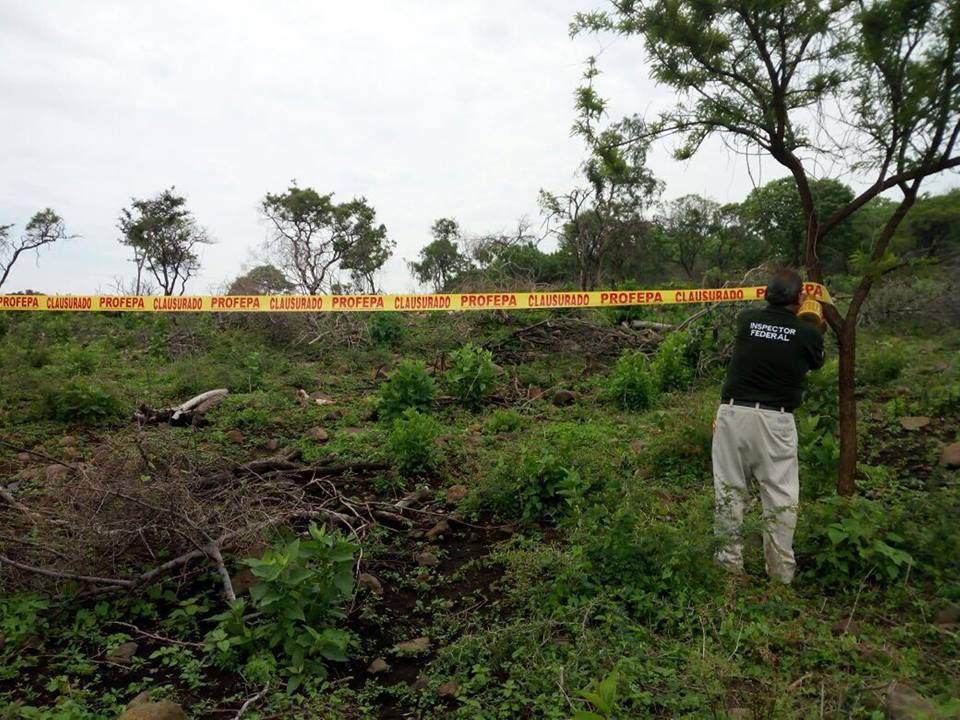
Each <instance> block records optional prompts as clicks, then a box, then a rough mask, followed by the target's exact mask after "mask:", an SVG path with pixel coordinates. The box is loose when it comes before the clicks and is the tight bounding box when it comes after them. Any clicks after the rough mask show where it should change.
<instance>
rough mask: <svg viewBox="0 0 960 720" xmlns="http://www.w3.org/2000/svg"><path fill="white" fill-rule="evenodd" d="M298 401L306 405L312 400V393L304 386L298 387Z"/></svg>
mask: <svg viewBox="0 0 960 720" xmlns="http://www.w3.org/2000/svg"><path fill="white" fill-rule="evenodd" d="M297 401H298V402H300V403H301V404H303V405H306V404H307V403H309V402H310V393H308V392H307V391H306V390H304V389H303V388H298V389H297Z"/></svg>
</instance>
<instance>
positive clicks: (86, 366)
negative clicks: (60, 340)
mask: <svg viewBox="0 0 960 720" xmlns="http://www.w3.org/2000/svg"><path fill="white" fill-rule="evenodd" d="M63 365H64V367H65V368H66V369H67V371H68V372H69V373H70V374H71V375H92V374H93V372H94V371H95V370H96V369H97V365H98V360H97V356H96V354H95V353H93V352H91V351H90V350H87V349H86V348H81V347H77V346H71V347H69V348H67V349H66V350H65V351H64V353H63Z"/></svg>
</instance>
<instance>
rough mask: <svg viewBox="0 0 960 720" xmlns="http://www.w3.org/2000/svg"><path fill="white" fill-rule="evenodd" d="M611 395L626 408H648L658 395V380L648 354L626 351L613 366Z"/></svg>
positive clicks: (609, 390)
mask: <svg viewBox="0 0 960 720" xmlns="http://www.w3.org/2000/svg"><path fill="white" fill-rule="evenodd" d="M608 393H609V395H610V397H611V398H612V399H613V400H614V401H616V403H617V404H618V405H620V407H622V408H624V409H625V410H646V409H647V408H648V407H650V406H651V405H652V404H653V400H654V397H655V396H656V380H655V379H654V377H653V373H652V372H651V371H650V364H649V362H648V361H647V356H646V355H644V354H643V353H642V352H640V351H639V350H627V351H626V352H624V353H623V354H622V355H621V356H620V359H619V360H617V364H616V365H615V366H614V368H613V372H612V373H611V376H610V386H609V389H608Z"/></svg>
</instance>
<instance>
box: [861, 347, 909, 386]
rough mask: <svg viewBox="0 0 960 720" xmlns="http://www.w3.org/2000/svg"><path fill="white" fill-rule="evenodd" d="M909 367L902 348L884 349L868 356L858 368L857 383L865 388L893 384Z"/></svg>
mask: <svg viewBox="0 0 960 720" xmlns="http://www.w3.org/2000/svg"><path fill="white" fill-rule="evenodd" d="M906 366H907V358H906V353H905V352H904V351H903V349H902V348H897V347H888V348H882V349H880V350H877V351H875V352H872V353H870V354H869V355H867V356H866V357H865V358H864V359H863V361H862V362H861V363H860V367H858V368H857V382H858V384H859V385H862V386H864V387H870V386H872V385H886V384H888V383H891V382H893V381H894V380H896V379H897V378H898V377H900V373H901V372H902V371H903V369H904V368H905V367H906Z"/></svg>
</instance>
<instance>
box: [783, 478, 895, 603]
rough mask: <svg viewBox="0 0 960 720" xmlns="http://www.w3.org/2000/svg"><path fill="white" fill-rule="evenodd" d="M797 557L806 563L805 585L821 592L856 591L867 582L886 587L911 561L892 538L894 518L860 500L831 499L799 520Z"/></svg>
mask: <svg viewBox="0 0 960 720" xmlns="http://www.w3.org/2000/svg"><path fill="white" fill-rule="evenodd" d="M802 518H803V524H802V525H801V532H799V533H798V538H797V548H798V554H799V555H801V556H803V557H807V558H810V559H811V561H812V563H813V567H812V568H811V569H810V572H809V580H810V581H811V582H814V583H817V584H819V585H820V586H821V587H823V588H849V587H854V586H858V585H859V584H860V583H861V582H863V581H864V580H865V579H866V578H867V577H868V576H869V578H870V579H871V580H872V581H874V582H881V583H883V582H889V581H892V580H896V579H897V578H898V577H900V576H901V575H903V574H904V573H906V572H907V570H908V568H909V567H910V566H911V565H913V564H914V561H913V557H912V556H911V555H910V553H909V552H907V551H906V550H904V549H903V545H904V538H903V536H902V535H900V534H899V533H897V532H895V531H894V529H893V525H894V522H895V519H896V517H895V514H891V513H890V512H889V510H888V508H885V507H884V506H883V505H880V504H879V503H876V502H873V501H870V500H865V499H863V498H841V497H831V498H826V499H824V500H821V501H820V502H819V503H816V504H814V505H812V506H809V507H808V509H807V511H806V512H805V513H804V514H803V515H802Z"/></svg>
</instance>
